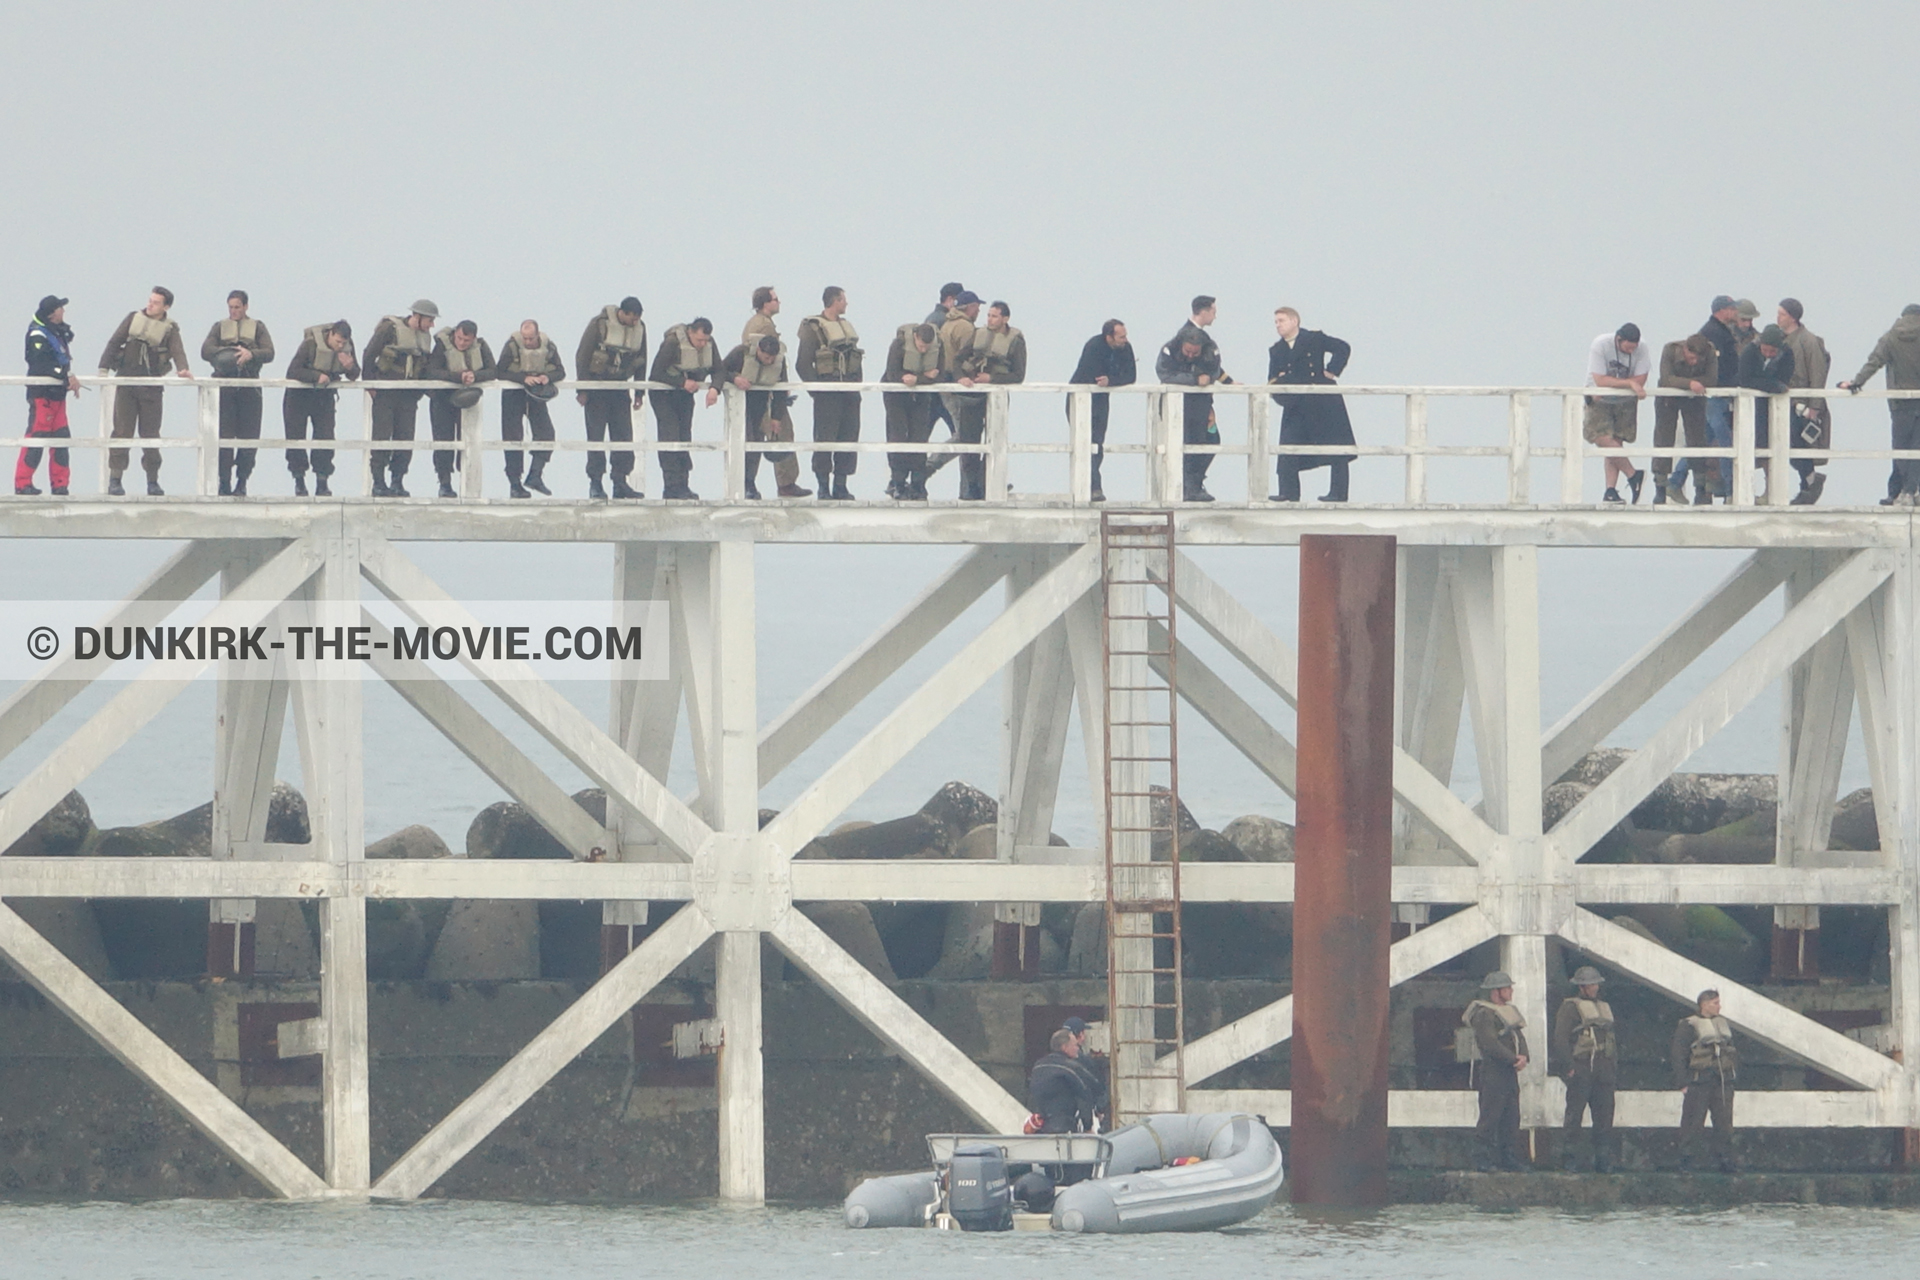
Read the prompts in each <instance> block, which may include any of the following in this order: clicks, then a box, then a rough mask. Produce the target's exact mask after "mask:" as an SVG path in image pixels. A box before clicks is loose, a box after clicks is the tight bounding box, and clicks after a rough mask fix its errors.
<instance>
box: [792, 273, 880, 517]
mask: <svg viewBox="0 0 1920 1280" xmlns="http://www.w3.org/2000/svg"><path fill="white" fill-rule="evenodd" d="M865 355H866V352H864V351H862V350H861V349H860V334H859V333H858V331H856V330H855V329H854V327H853V325H852V324H851V323H849V322H848V320H847V291H846V290H845V289H842V288H841V287H840V286H838V285H828V286H827V287H826V289H825V290H823V291H822V292H821V294H820V314H819V315H817V316H808V317H807V318H806V319H805V320H802V321H801V322H800V358H799V362H798V366H797V367H798V370H799V374H800V381H802V382H858V381H860V378H861V360H862V358H863V357H864V356H865ZM811 394H812V396H813V439H814V442H815V443H816V444H818V443H820V442H822V441H826V442H829V443H836V444H851V443H853V442H854V441H856V440H858V439H859V438H860V393H859V392H857V391H815V392H812V393H811ZM859 466H860V455H859V454H857V453H823V452H821V451H820V450H818V449H816V450H814V453H813V482H814V488H815V489H816V490H818V494H819V496H820V497H821V498H822V499H826V498H833V499H837V500H839V501H842V502H845V501H848V500H850V499H851V498H852V497H853V494H852V492H851V491H849V490H848V488H847V477H848V476H850V475H852V474H853V473H854V472H855V471H856V470H858V469H859Z"/></svg>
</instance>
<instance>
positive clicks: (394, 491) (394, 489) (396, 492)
mask: <svg viewBox="0 0 1920 1280" xmlns="http://www.w3.org/2000/svg"><path fill="white" fill-rule="evenodd" d="M401 479H402V477H401V475H400V473H399V472H398V471H396V472H394V473H393V478H392V479H391V480H389V481H387V496H388V497H389V498H411V497H412V496H413V495H412V494H410V493H408V492H407V486H406V485H404V484H402V483H401Z"/></svg>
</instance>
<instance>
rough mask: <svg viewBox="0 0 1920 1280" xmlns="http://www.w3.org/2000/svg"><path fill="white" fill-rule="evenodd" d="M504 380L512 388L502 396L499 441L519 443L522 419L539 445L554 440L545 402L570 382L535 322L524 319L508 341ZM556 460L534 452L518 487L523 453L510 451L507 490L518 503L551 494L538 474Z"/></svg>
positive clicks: (502, 366) (503, 350) (550, 341)
mask: <svg viewBox="0 0 1920 1280" xmlns="http://www.w3.org/2000/svg"><path fill="white" fill-rule="evenodd" d="M499 373H500V380H501V381H502V382H507V383H511V384H512V385H511V386H508V387H506V388H504V389H503V390H502V391H501V392H500V438H501V439H502V440H520V439H524V438H525V437H524V436H523V435H522V428H521V423H522V421H523V420H524V421H525V423H526V424H527V426H528V427H530V428H531V429H532V431H533V438H534V439H535V440H551V439H553V415H552V414H550V413H548V412H547V402H548V401H549V400H551V399H553V398H554V396H556V395H558V394H559V391H560V388H559V386H558V385H557V384H559V383H560V382H563V381H565V380H566V376H567V366H566V365H564V364H562V363H561V361H560V348H558V347H556V346H554V345H553V339H551V338H549V337H548V336H547V335H546V334H544V333H542V332H540V324H539V322H538V321H536V320H522V321H521V322H520V330H519V332H517V333H515V334H514V335H513V337H511V338H509V339H507V345H506V346H505V347H503V348H501V351H500V366H499ZM551 457H553V451H552V450H550V449H536V450H534V452H533V465H532V466H530V467H528V468H527V479H526V483H525V484H522V483H521V482H520V451H519V450H518V449H509V450H507V491H508V493H509V494H510V495H511V496H513V497H515V498H524V497H526V496H527V490H529V489H531V490H533V491H534V492H535V493H544V494H548V495H551V494H552V493H553V490H551V489H549V488H547V485H546V481H544V480H542V479H541V478H540V473H541V472H543V471H545V470H546V469H547V460H548V459H549V458H551Z"/></svg>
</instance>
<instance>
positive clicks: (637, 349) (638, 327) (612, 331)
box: [541, 306, 647, 381]
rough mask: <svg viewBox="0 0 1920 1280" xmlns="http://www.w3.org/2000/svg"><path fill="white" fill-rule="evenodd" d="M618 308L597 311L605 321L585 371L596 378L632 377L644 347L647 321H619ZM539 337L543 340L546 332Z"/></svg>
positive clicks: (619, 378)
mask: <svg viewBox="0 0 1920 1280" xmlns="http://www.w3.org/2000/svg"><path fill="white" fill-rule="evenodd" d="M619 313H620V308H618V307H615V306H609V307H608V308H607V309H606V310H605V311H602V312H601V313H600V315H601V318H602V319H604V320H605V321H606V326H605V327H604V328H603V329H602V330H601V333H600V341H599V342H598V343H596V344H595V345H594V348H593V354H592V355H591V356H588V357H587V369H586V371H587V372H588V373H590V374H592V375H593V376H594V378H596V379H601V380H607V381H618V380H621V379H625V378H631V377H632V376H633V372H634V366H635V365H636V364H638V363H639V361H640V355H641V353H642V352H643V351H645V350H646V348H647V322H646V321H645V320H636V321H634V322H633V324H631V325H624V324H621V323H620V314H619ZM541 337H542V338H543V339H544V338H545V337H546V335H545V334H542V335H541Z"/></svg>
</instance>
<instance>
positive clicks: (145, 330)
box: [100, 285, 193, 498]
mask: <svg viewBox="0 0 1920 1280" xmlns="http://www.w3.org/2000/svg"><path fill="white" fill-rule="evenodd" d="M171 306H173V290H171V289H168V288H165V287H164V286H162V285H155V286H153V291H152V292H151V293H149V294H148V295H147V305H146V307H145V308H143V309H142V310H139V311H130V312H128V313H127V318H126V319H125V320H122V321H121V322H120V326H119V327H118V328H117V329H115V330H114V331H113V336H112V337H110V338H108V339H107V349H106V350H105V351H102V352H101V353H100V376H101V377H103V378H104V377H106V376H107V375H109V374H113V375H116V376H118V377H122V378H159V377H164V376H165V375H166V372H167V366H168V365H170V364H171V365H172V366H173V370H174V372H175V373H177V374H179V375H180V376H181V377H183V378H191V377H192V376H193V370H191V369H189V368H188V367H187V348H186V346H185V345H184V344H183V343H182V342H181V341H180V326H179V325H177V324H175V323H174V322H173V321H171V320H169V319H168V318H167V309H168V308H170V307H171ZM160 401H161V389H160V388H159V387H118V388H116V389H115V391H114V397H113V436H114V439H116V440H124V439H127V438H128V437H130V436H132V435H133V434H134V431H135V429H136V428H138V430H139V433H140V438H141V439H142V440H152V439H154V438H156V437H158V436H159V434H160ZM140 466H141V469H143V470H144V471H145V472H146V473H147V495H148V496H149V497H153V498H158V497H160V496H161V495H162V493H163V492H164V491H163V490H162V489H161V488H160V451H159V450H158V449H143V450H141V451H140ZM126 470H127V451H126V450H125V449H113V450H110V451H109V452H108V454H107V492H108V494H110V495H112V496H113V497H116V498H117V497H121V496H123V495H124V494H125V493H126V488H125V487H124V486H123V485H122V484H121V481H120V477H121V476H122V475H124V474H126Z"/></svg>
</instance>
